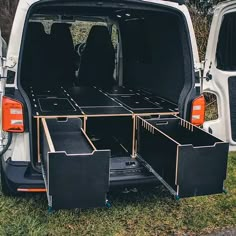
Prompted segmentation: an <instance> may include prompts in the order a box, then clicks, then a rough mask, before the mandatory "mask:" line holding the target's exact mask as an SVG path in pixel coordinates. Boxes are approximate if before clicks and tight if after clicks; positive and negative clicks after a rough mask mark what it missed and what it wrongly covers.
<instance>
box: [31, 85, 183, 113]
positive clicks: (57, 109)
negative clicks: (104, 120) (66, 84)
mask: <svg viewBox="0 0 236 236" xmlns="http://www.w3.org/2000/svg"><path fill="white" fill-rule="evenodd" d="M28 94H29V98H30V100H31V104H32V111H33V115H34V116H63V115H65V116H68V115H78V116H83V115H88V116H94V115H101V116H102V115H132V114H145V113H158V114H160V113H171V112H178V109H177V106H176V105H174V104H172V103H170V102H168V101H166V100H164V99H162V98H159V97H157V96H155V95H153V94H150V93H148V92H145V91H142V90H139V89H137V90H136V89H132V88H126V87H124V86H122V87H118V86H115V87H112V88H110V89H107V90H104V89H103V90H101V89H99V88H95V87H73V88H63V87H57V88H55V89H49V90H45V89H42V90H40V89H38V88H32V87H31V88H30V89H29V91H28Z"/></svg>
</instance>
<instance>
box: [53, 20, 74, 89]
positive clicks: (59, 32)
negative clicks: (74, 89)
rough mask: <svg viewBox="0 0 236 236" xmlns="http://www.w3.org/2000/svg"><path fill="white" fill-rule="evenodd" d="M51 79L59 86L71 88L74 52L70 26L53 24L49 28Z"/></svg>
mask: <svg viewBox="0 0 236 236" xmlns="http://www.w3.org/2000/svg"><path fill="white" fill-rule="evenodd" d="M51 40H52V48H53V60H52V62H51V66H52V72H53V77H54V79H55V80H56V81H55V82H56V83H57V84H58V83H59V84H60V85H64V86H69V87H71V86H72V85H73V83H74V82H75V51H74V44H73V39H72V35H71V32H70V24H66V23H54V24H53V25H52V28H51Z"/></svg>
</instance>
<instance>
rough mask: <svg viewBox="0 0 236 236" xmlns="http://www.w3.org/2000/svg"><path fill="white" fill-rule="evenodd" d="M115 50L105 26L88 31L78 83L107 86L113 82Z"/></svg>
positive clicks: (94, 27)
mask: <svg viewBox="0 0 236 236" xmlns="http://www.w3.org/2000/svg"><path fill="white" fill-rule="evenodd" d="M114 68H115V51H114V47H113V45H112V41H111V37H110V34H109V31H108V29H107V27H106V26H98V25H96V26H93V27H92V29H91V30H90V32H89V35H88V38H87V42H86V47H85V49H84V52H83V55H82V58H81V64H80V68H79V85H82V86H93V85H95V86H99V87H109V86H111V85H112V84H113V83H114V79H113V73H114Z"/></svg>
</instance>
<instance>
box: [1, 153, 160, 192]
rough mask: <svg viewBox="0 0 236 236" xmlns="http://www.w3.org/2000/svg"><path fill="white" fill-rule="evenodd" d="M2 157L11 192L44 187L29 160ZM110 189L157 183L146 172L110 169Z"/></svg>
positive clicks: (40, 176)
mask: <svg viewBox="0 0 236 236" xmlns="http://www.w3.org/2000/svg"><path fill="white" fill-rule="evenodd" d="M1 159H2V170H3V172H4V173H3V175H4V178H5V183H6V184H7V186H8V188H9V189H10V190H11V192H13V193H17V192H19V191H18V190H19V189H44V188H45V184H44V180H43V177H42V174H41V173H37V172H35V171H33V170H32V168H31V164H30V162H16V161H12V160H11V159H8V160H7V161H4V160H3V158H1ZM109 182H110V186H109V188H110V190H112V189H114V188H117V187H122V188H123V187H128V186H130V187H131V186H139V185H145V184H157V183H158V181H157V179H156V178H155V177H154V176H153V175H150V173H149V174H146V173H141V172H137V173H135V172H134V173H126V171H125V170H124V172H123V173H120V172H119V173H117V174H116V173H115V171H114V170H111V174H110V181H109Z"/></svg>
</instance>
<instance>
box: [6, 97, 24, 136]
mask: <svg viewBox="0 0 236 236" xmlns="http://www.w3.org/2000/svg"><path fill="white" fill-rule="evenodd" d="M2 129H3V130H4V131H6V132H12V133H22V132H24V116H23V105H22V103H21V102H19V101H17V100H14V99H12V98H8V97H5V96H4V97H3V99H2Z"/></svg>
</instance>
